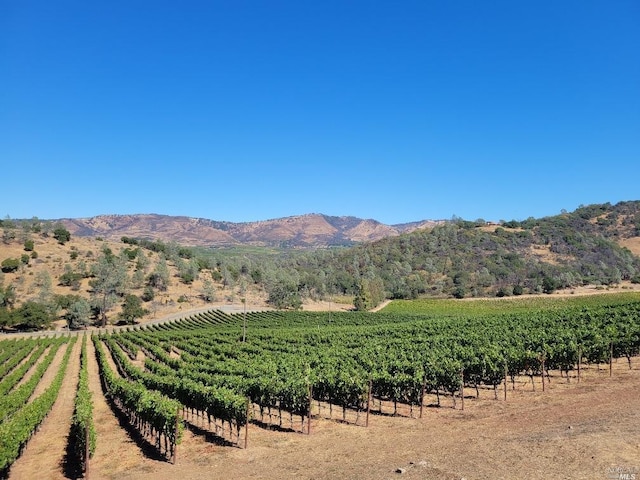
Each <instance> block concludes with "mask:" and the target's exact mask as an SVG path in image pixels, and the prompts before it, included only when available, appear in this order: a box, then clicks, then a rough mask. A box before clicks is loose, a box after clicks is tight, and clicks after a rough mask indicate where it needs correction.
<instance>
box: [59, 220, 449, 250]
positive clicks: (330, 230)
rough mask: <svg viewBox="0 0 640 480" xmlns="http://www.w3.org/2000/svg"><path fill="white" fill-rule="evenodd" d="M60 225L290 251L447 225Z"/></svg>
mask: <svg viewBox="0 0 640 480" xmlns="http://www.w3.org/2000/svg"><path fill="white" fill-rule="evenodd" d="M59 221H60V223H62V224H63V225H64V226H65V227H66V228H67V229H68V230H69V231H70V232H71V234H72V235H76V236H79V237H102V238H105V239H109V240H120V238H122V237H133V238H144V239H149V240H162V241H165V242H171V241H173V242H176V243H179V244H181V245H187V246H206V247H210V246H216V247H221V246H234V245H254V246H270V247H290V248H317V247H328V246H338V245H343V246H348V245H353V244H355V243H361V242H370V241H375V240H380V239H382V238H387V237H394V236H398V235H400V234H402V233H408V232H412V231H415V230H418V229H421V228H427V227H432V226H434V225H437V224H438V223H441V222H439V221H431V220H424V221H420V222H412V223H405V224H400V225H385V224H383V223H380V222H378V221H376V220H371V219H366V220H365V219H361V218H356V217H350V216H340V217H336V216H328V215H322V214H318V213H312V214H307V215H297V216H291V217H285V218H277V219H272V220H263V221H258V222H244V223H234V222H224V221H215V220H208V219H204V218H192V217H184V216H169V215H157V214H136V215H99V216H96V217H91V218H66V219H61V220H59Z"/></svg>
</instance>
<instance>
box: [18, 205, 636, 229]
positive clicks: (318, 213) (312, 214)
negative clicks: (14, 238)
mask: <svg viewBox="0 0 640 480" xmlns="http://www.w3.org/2000/svg"><path fill="white" fill-rule="evenodd" d="M639 201H640V200H632V199H629V200H620V201H619V202H615V203H613V202H602V203H598V204H580V205H578V206H577V207H576V208H575V209H573V210H566V209H561V211H559V212H558V213H556V214H553V215H544V216H541V217H534V216H531V215H530V216H528V217H526V218H523V219H520V220H517V219H513V218H512V219H506V218H501V219H493V218H484V217H478V218H464V217H459V216H457V215H453V216H451V217H450V218H421V219H416V220H410V221H407V222H400V223H385V222H382V221H380V220H378V219H376V218H371V217H368V218H363V217H358V216H355V215H329V214H325V213H321V212H309V213H301V214H295V215H286V216H284V217H273V218H263V219H258V220H249V221H240V222H234V221H231V220H225V219H220V218H207V217H196V216H192V215H170V214H164V213H158V212H143V213H140V212H138V213H99V214H96V215H91V216H87V217H58V218H40V217H37V216H31V217H22V218H13V217H10V216H7V218H9V219H11V220H17V221H25V220H26V221H28V220H31V219H34V218H37V219H38V220H42V221H45V222H56V221H60V220H85V219H90V218H99V217H110V216H115V217H126V216H158V217H175V218H189V219H193V220H209V221H213V222H220V223H233V224H241V223H258V222H269V221H274V220H282V219H287V218H296V217H307V216H321V217H336V218H354V219H357V220H363V221H374V222H378V223H381V224H383V225H387V226H392V227H393V226H398V225H404V224H412V223H421V222H449V221H453V220H455V219H459V220H464V221H472V222H473V221H478V220H482V221H486V222H488V223H501V222H509V221H513V220H516V221H523V220H527V219H530V218H534V219H542V218H547V217H554V216H557V215H562V214H564V213H573V212H574V211H575V210H578V209H579V208H581V207H586V206H590V205H604V204H610V205H612V206H615V205H617V204H618V203H625V202H639Z"/></svg>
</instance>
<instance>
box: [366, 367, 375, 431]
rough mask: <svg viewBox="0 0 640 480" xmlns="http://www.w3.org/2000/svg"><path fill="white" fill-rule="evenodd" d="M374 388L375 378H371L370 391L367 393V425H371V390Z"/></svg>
mask: <svg viewBox="0 0 640 480" xmlns="http://www.w3.org/2000/svg"><path fill="white" fill-rule="evenodd" d="M372 390H373V380H371V379H369V392H368V393H367V419H366V420H365V423H364V425H365V427H368V426H369V412H371V391H372Z"/></svg>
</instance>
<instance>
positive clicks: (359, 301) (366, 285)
mask: <svg viewBox="0 0 640 480" xmlns="http://www.w3.org/2000/svg"><path fill="white" fill-rule="evenodd" d="M382 300H384V285H383V283H382V280H381V279H380V278H372V279H368V278H363V279H362V280H361V281H360V285H359V287H358V293H356V296H355V298H354V300H353V306H354V308H355V309H356V310H358V311H364V310H370V309H372V308H375V307H377V306H378V305H379V304H380V302H382Z"/></svg>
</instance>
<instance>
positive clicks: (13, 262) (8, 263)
mask: <svg viewBox="0 0 640 480" xmlns="http://www.w3.org/2000/svg"><path fill="white" fill-rule="evenodd" d="M21 263H22V262H20V259H18V258H5V259H4V260H3V261H2V264H1V268H2V271H3V272H4V273H12V272H15V271H16V270H18V268H19V267H20V265H21Z"/></svg>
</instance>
